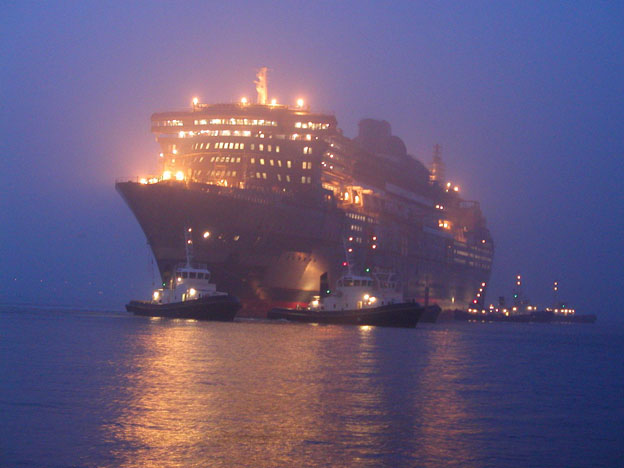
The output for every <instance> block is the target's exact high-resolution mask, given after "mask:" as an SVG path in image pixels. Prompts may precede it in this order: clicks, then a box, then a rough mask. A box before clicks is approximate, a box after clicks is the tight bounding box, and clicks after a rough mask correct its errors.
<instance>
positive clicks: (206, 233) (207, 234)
mask: <svg viewBox="0 0 624 468" xmlns="http://www.w3.org/2000/svg"><path fill="white" fill-rule="evenodd" d="M209 237H210V231H206V232H204V239H208V238H209Z"/></svg>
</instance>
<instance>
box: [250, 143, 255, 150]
mask: <svg viewBox="0 0 624 468" xmlns="http://www.w3.org/2000/svg"><path fill="white" fill-rule="evenodd" d="M255 149H256V144H255V143H252V144H251V151H253V150H255Z"/></svg>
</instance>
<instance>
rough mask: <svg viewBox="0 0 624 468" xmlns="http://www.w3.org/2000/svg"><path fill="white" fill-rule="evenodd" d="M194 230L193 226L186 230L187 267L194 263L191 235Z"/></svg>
mask: <svg viewBox="0 0 624 468" xmlns="http://www.w3.org/2000/svg"><path fill="white" fill-rule="evenodd" d="M192 232H193V230H192V229H191V228H188V229H185V230H184V248H185V249H186V267H187V268H191V264H192V263H193V239H192V237H191V233H192Z"/></svg>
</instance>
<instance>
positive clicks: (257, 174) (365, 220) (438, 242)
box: [116, 71, 493, 314]
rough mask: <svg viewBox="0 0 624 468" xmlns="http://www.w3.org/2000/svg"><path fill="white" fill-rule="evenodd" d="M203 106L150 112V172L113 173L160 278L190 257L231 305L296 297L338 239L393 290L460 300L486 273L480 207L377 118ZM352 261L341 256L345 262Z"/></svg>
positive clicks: (295, 300) (265, 105)
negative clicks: (153, 171) (185, 241)
mask: <svg viewBox="0 0 624 468" xmlns="http://www.w3.org/2000/svg"><path fill="white" fill-rule="evenodd" d="M264 73H265V74H264V75H263V74H262V72H261V73H260V74H259V76H258V81H257V82H256V85H257V89H258V96H259V98H258V101H259V103H249V102H248V101H247V100H246V99H242V100H241V101H239V102H236V103H228V104H203V103H200V102H199V100H197V99H195V100H193V103H192V106H191V108H190V109H187V110H183V111H174V112H162V113H156V114H153V115H152V118H151V129H152V132H153V133H154V134H155V135H156V139H157V142H158V143H159V145H160V152H159V153H160V154H159V160H160V163H161V166H162V170H161V172H160V173H159V174H158V175H157V176H152V177H145V178H138V179H137V180H134V181H120V182H118V183H117V185H116V186H117V189H118V190H119V191H120V193H121V194H122V196H123V197H124V199H125V200H126V202H127V203H128V205H129V206H130V208H131V209H132V211H133V212H134V214H135V216H136V217H137V219H138V221H139V223H140V224H141V227H142V228H143V231H144V232H145V235H146V237H147V240H148V242H149V245H150V246H151V249H152V251H153V253H154V256H155V258H156V261H157V263H158V267H159V270H160V273H161V276H162V279H163V282H167V281H169V280H170V278H171V275H172V272H173V271H174V269H175V265H176V264H177V263H178V262H179V261H180V260H181V259H183V258H184V251H183V249H181V248H180V247H179V245H181V242H180V234H179V233H180V232H183V230H184V229H183V228H184V227H185V226H189V227H192V232H193V235H194V239H193V241H194V245H195V256H196V258H197V260H198V261H201V262H202V263H206V264H208V267H209V269H210V270H211V272H212V275H213V278H214V279H215V281H216V282H217V283H218V284H220V285H222V286H223V287H224V288H225V289H226V290H228V291H229V292H231V293H232V294H234V295H236V296H237V297H239V298H240V299H241V301H242V302H243V307H244V309H243V311H242V312H243V313H245V312H247V313H248V314H255V313H257V314H262V313H263V311H264V312H266V311H267V310H268V309H270V308H271V307H275V306H287V307H293V306H296V305H297V304H307V303H308V302H310V300H311V298H312V296H314V295H318V294H319V291H318V284H319V277H320V275H322V274H323V273H325V272H327V273H328V274H329V287H330V288H331V287H332V282H335V281H337V280H338V278H339V277H340V276H342V275H343V274H344V272H345V267H346V266H347V265H346V262H345V261H344V259H345V257H344V247H345V242H347V247H348V249H349V250H350V254H351V257H352V259H353V260H352V261H353V262H354V263H355V264H356V265H357V266H358V267H359V268H360V269H362V270H364V269H373V268H383V269H386V270H390V271H393V272H394V273H395V274H396V275H397V277H398V278H400V280H401V285H402V289H403V294H404V296H405V298H406V299H409V300H416V301H418V302H420V303H421V304H433V303H437V304H438V305H440V306H441V307H442V308H448V309H450V308H453V309H454V308H465V307H467V306H468V304H469V303H470V302H471V300H472V298H473V296H474V293H475V291H476V290H477V289H478V288H479V286H480V284H481V283H482V282H484V281H487V280H488V279H489V275H490V269H491V262H492V256H493V243H492V239H491V237H490V233H489V231H488V229H487V226H486V222H485V219H484V217H483V215H482V213H481V210H480V208H479V204H478V203H477V202H473V201H467V200H463V199H462V198H461V197H460V195H459V193H458V190H459V189H458V188H457V187H456V186H453V185H452V184H450V183H449V182H446V181H444V180H442V178H441V177H443V165H442V162H441V158H440V154H439V148H438V149H437V150H436V151H437V152H436V157H435V158H434V163H435V164H434V165H435V167H436V168H437V169H436V170H434V171H433V172H432V171H430V170H428V169H427V168H426V167H425V166H424V165H423V164H422V163H421V162H419V161H418V160H416V159H415V158H414V157H412V156H411V155H409V154H408V153H407V150H406V147H405V144H404V143H403V141H402V140H401V139H400V138H399V137H397V136H394V135H392V131H391V128H390V125H389V124H388V123H387V122H385V121H377V120H372V119H365V120H362V121H361V122H360V125H359V134H358V136H357V137H356V138H353V139H349V138H347V137H345V136H344V135H342V132H341V131H340V130H339V129H338V127H337V121H336V118H335V117H334V116H333V115H329V114H323V113H316V112H312V111H311V110H310V109H309V108H307V107H305V106H304V104H303V102H301V101H299V102H298V103H297V105H296V106H286V105H282V104H278V103H277V102H276V101H275V100H269V99H268V97H267V96H268V92H267V88H266V71H265V72H264ZM349 266H351V265H349Z"/></svg>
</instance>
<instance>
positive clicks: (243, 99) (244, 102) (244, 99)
mask: <svg viewBox="0 0 624 468" xmlns="http://www.w3.org/2000/svg"><path fill="white" fill-rule="evenodd" d="M241 104H242V105H245V104H247V98H246V97H242V98H241Z"/></svg>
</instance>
